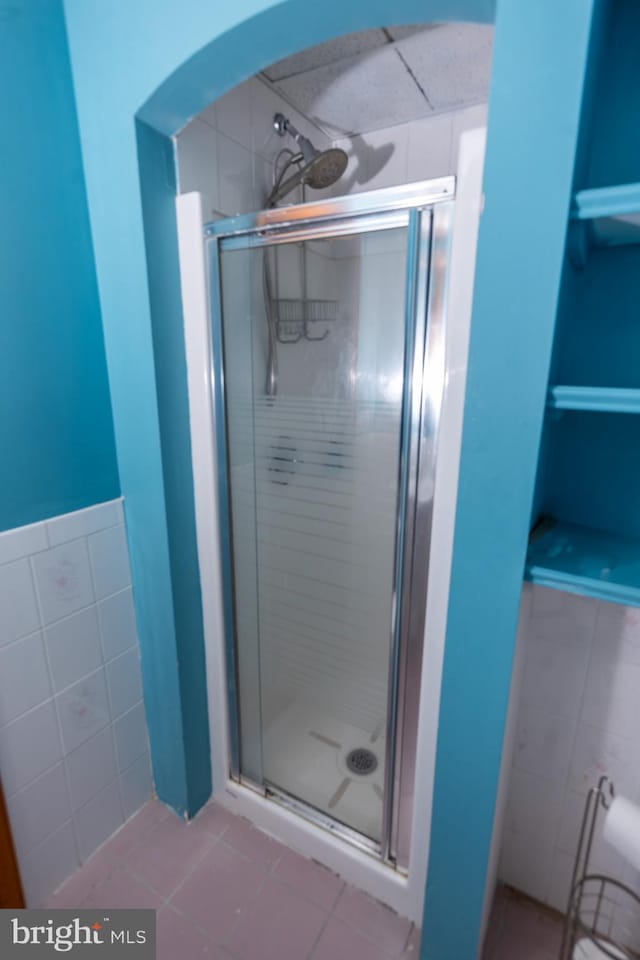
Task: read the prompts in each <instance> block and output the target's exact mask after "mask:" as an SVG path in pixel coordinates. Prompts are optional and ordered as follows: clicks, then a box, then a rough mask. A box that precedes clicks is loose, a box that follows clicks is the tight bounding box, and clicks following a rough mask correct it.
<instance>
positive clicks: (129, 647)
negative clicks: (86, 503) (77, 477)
mask: <svg viewBox="0 0 640 960" xmlns="http://www.w3.org/2000/svg"><path fill="white" fill-rule="evenodd" d="M0 611H2V618H1V621H0V780H1V782H2V787H3V791H4V795H5V799H6V802H7V807H8V810H9V818H10V821H11V828H12V833H13V838H14V843H15V846H16V852H17V856H18V861H19V866H20V873H21V876H22V881H23V886H24V889H25V895H26V898H27V904H28V905H29V906H38V905H39V904H40V903H41V902H42V901H43V900H44V898H45V897H47V896H48V895H49V894H50V893H51V892H52V891H53V890H54V889H55V888H56V887H57V886H58V885H59V884H60V883H61V882H62V881H63V880H64V879H65V878H66V877H67V876H69V874H71V873H72V872H73V871H74V870H75V868H76V867H77V866H78V864H80V863H82V862H84V861H85V860H86V859H87V858H88V857H89V856H90V855H91V854H92V853H93V851H94V850H95V849H96V848H97V847H98V846H100V844H101V843H103V842H104V841H105V840H106V839H107V838H108V837H109V836H110V835H111V834H112V833H113V832H114V831H115V830H117V828H118V827H119V826H120V825H121V824H122V823H123V822H124V821H125V820H126V819H127V818H128V817H130V816H131V815H132V814H133V813H134V812H135V811H136V810H137V809H138V808H139V807H140V806H141V805H142V804H143V803H144V802H145V800H146V799H147V798H148V797H149V796H150V795H151V788H152V781H151V765H150V759H149V746H148V740H147V729H146V721H145V715H144V707H143V704H142V685H141V678H140V662H139V648H138V638H137V633H136V622H135V614H134V609H133V600H132V594H131V578H130V573H129V559H128V552H127V542H126V537H125V528H124V517H123V509H122V502H121V501H120V500H114V501H111V502H109V503H103V504H99V505H97V506H94V507H90V508H88V509H86V510H80V511H78V512H77V513H71V514H66V515H64V516H60V517H56V518H54V519H51V520H47V521H43V522H41V523H36V524H33V525H30V526H27V527H21V528H19V529H17V530H10V531H7V532H6V533H2V534H0Z"/></svg>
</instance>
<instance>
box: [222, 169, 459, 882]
mask: <svg viewBox="0 0 640 960" xmlns="http://www.w3.org/2000/svg"><path fill="white" fill-rule="evenodd" d="M454 189H455V183H454V180H453V178H444V179H439V180H432V181H428V182H425V183H419V184H411V185H408V186H403V187H397V188H392V189H387V190H381V191H374V192H370V193H366V194H360V195H356V196H350V197H343V198H340V199H335V200H329V201H326V200H323V201H321V202H314V203H305V204H301V205H298V206H291V207H284V208H277V209H271V210H267V211H264V212H262V213H259V214H255V215H249V216H240V217H235V218H232V219H227V220H220V221H217V222H215V223H212V224H209V225H207V227H206V237H207V248H208V261H209V272H210V275H209V284H210V300H211V338H212V343H213V365H214V382H215V389H216V396H215V410H216V433H217V447H218V474H219V494H220V518H221V539H222V560H223V571H224V582H223V588H224V606H225V610H224V614H225V617H224V619H225V631H226V638H225V643H226V665H227V673H228V678H227V690H228V701H229V729H230V741H231V742H230V756H231V770H230V774H231V777H232V778H233V779H235V780H237V781H238V782H240V783H242V784H244V785H246V786H249V787H251V788H253V789H255V790H257V791H259V792H260V793H261V794H263V795H264V796H265V798H268V799H269V800H270V801H272V802H276V803H279V804H284V805H285V806H287V807H288V808H289V809H291V810H293V811H295V812H296V813H297V814H299V815H301V816H303V817H305V818H307V819H308V820H311V821H313V822H314V823H316V824H318V825H320V826H322V827H324V828H326V829H328V830H331V831H332V832H334V833H336V834H339V835H340V836H342V837H344V839H345V840H347V841H349V842H351V843H353V844H356V845H357V846H359V847H360V848H361V849H365V850H367V851H368V852H370V853H372V854H374V855H375V856H377V857H379V858H381V859H382V860H384V861H386V862H388V863H389V864H391V865H393V866H395V867H396V868H397V869H399V870H401V871H406V870H407V867H408V859H409V843H410V829H411V817H412V797H413V778H414V769H415V751H416V731H417V723H418V706H419V694H420V679H421V662H422V645H423V635H424V621H425V598H426V589H427V578H428V565H429V547H430V529H431V515H432V501H433V488H434V476H435V460H436V448H437V447H436V441H437V433H438V421H439V414H440V404H441V397H442V391H443V386H444V377H445V356H444V321H445V289H446V271H447V266H448V259H449V243H450V235H451V222H452V212H453V203H454Z"/></svg>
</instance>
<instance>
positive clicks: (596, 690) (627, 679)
mask: <svg viewBox="0 0 640 960" xmlns="http://www.w3.org/2000/svg"><path fill="white" fill-rule="evenodd" d="M581 721H582V722H583V723H588V724H593V726H596V727H600V728H601V729H602V730H607V731H608V732H609V733H612V734H615V735H617V736H620V737H635V736H639V735H640V666H638V665H636V664H631V663H624V662H623V661H621V660H619V659H618V658H617V656H616V655H615V653H614V652H613V651H611V659H610V660H609V661H607V660H605V659H603V657H602V656H596V655H594V657H593V659H592V661H591V666H590V668H589V674H588V677H587V685H586V688H585V691H584V704H583V707H582V715H581Z"/></svg>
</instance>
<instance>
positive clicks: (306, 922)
mask: <svg viewBox="0 0 640 960" xmlns="http://www.w3.org/2000/svg"><path fill="white" fill-rule="evenodd" d="M326 919H327V914H326V913H325V911H324V910H321V909H320V908H319V907H317V906H315V904H313V903H309V901H308V900H305V899H304V898H303V897H301V896H300V895H299V894H298V893H296V891H295V890H293V889H292V888H291V887H288V886H286V885H285V884H283V883H280V882H279V881H278V880H275V879H274V878H273V877H269V878H268V879H267V881H266V883H265V885H264V887H263V889H262V890H261V891H260V893H259V895H258V896H257V897H256V899H255V900H254V901H253V902H252V903H250V904H249V905H248V906H247V908H246V910H243V911H242V915H241V917H240V919H239V922H238V924H237V925H236V928H235V930H234V932H233V934H232V936H231V937H230V939H229V941H228V943H227V946H228V948H229V951H230V952H231V953H232V954H233V955H234V956H235V957H238V960H304V958H306V957H307V956H308V955H309V952H310V950H311V948H312V947H313V945H314V943H315V941H316V940H317V938H318V935H319V933H320V931H321V930H322V927H323V925H324V923H325V922H326ZM333 960H336V958H335V957H334V958H333Z"/></svg>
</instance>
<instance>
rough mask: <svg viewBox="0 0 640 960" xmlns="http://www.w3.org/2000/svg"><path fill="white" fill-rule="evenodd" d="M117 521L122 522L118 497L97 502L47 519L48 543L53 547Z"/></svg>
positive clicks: (113, 524)
mask: <svg viewBox="0 0 640 960" xmlns="http://www.w3.org/2000/svg"><path fill="white" fill-rule="evenodd" d="M117 523H122V501H121V500H120V499H118V500H108V501H107V502H106V503H97V504H96V505H95V506H93V507H85V509H84V510H76V511H75V512H74V513H65V514H63V515H62V516H61V517H54V518H53V519H52V520H47V533H48V534H49V545H50V546H52V547H55V546H57V545H58V544H61V543H67V542H68V541H69V540H77V539H78V537H85V536H87V534H89V533H95V532H96V531H97V530H104V529H105V527H113V526H115V525H116V524H117ZM33 552H34V553H35V551H33Z"/></svg>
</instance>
